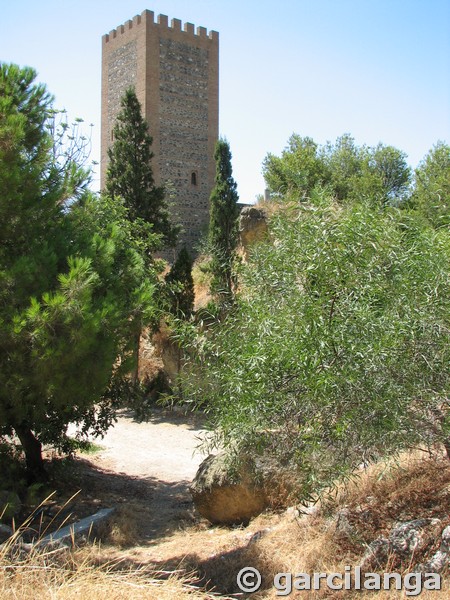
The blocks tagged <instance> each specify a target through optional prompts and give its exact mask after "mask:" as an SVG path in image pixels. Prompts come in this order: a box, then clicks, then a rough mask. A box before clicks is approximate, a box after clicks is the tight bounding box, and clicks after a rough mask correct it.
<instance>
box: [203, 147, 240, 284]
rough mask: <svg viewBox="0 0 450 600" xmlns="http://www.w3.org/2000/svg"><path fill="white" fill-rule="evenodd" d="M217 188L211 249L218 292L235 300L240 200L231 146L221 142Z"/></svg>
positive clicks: (213, 194)
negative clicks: (234, 277)
mask: <svg viewBox="0 0 450 600" xmlns="http://www.w3.org/2000/svg"><path fill="white" fill-rule="evenodd" d="M214 158H215V161H216V178H215V185H214V188H213V190H212V192H211V197H210V221H209V239H208V241H209V246H210V251H211V254H212V264H211V269H212V273H213V288H214V291H216V292H217V293H219V294H220V295H223V296H231V294H232V288H233V281H232V266H233V260H234V257H235V254H236V247H237V243H238V220H237V219H238V216H239V207H238V205H237V203H238V200H239V196H238V193H237V185H236V182H235V180H234V179H233V174H232V173H233V169H232V167H231V151H230V145H229V143H228V142H227V141H226V140H224V139H219V140H218V141H217V143H216V148H215V152H214Z"/></svg>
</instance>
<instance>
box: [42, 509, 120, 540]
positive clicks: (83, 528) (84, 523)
mask: <svg viewBox="0 0 450 600" xmlns="http://www.w3.org/2000/svg"><path fill="white" fill-rule="evenodd" d="M113 514H114V508H102V509H100V510H99V511H98V512H96V513H95V514H94V515H91V516H90V517H85V518H84V519H80V521H77V522H76V523H72V524H71V525H66V526H65V527H61V528H60V529H58V530H57V531H55V532H54V533H49V534H48V535H46V536H45V537H43V538H40V539H39V540H38V541H37V543H36V545H37V546H39V547H42V546H47V545H49V544H53V545H55V544H56V545H58V544H59V545H63V544H73V543H74V542H75V541H76V540H77V539H79V538H83V537H84V538H88V537H89V536H90V535H94V534H95V532H96V529H97V528H98V527H99V526H100V525H103V524H105V523H106V522H107V521H108V520H109V519H110V518H111V516H112V515H113Z"/></svg>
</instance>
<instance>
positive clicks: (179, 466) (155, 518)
mask: <svg viewBox="0 0 450 600" xmlns="http://www.w3.org/2000/svg"><path fill="white" fill-rule="evenodd" d="M203 432H204V430H203V429H202V422H201V420H200V419H199V418H195V417H193V416H185V415H181V414H178V413H173V412H167V411H157V410H155V411H153V413H152V416H151V418H150V420H149V421H148V422H143V423H138V422H136V421H135V420H134V419H133V415H132V413H129V412H127V411H122V412H121V413H120V415H119V419H118V421H117V423H116V424H115V425H114V427H112V428H111V429H110V430H109V431H108V433H107V434H106V436H105V437H104V438H103V440H101V442H100V445H101V446H102V450H101V451H100V452H98V453H96V454H95V455H93V456H90V457H89V462H90V463H92V464H93V465H94V466H95V467H96V468H97V469H100V470H101V471H102V473H103V474H104V475H105V477H104V481H105V484H104V485H105V487H106V488H108V486H109V488H110V490H112V489H115V490H116V492H119V495H120V498H119V501H120V502H121V503H122V504H125V505H127V504H129V505H130V506H132V501H133V498H135V499H138V500H139V503H138V504H139V507H141V506H142V505H144V507H145V510H144V511H143V512H142V514H141V515H140V519H139V522H140V526H139V531H138V532H137V534H138V536H139V538H140V541H141V542H142V541H144V540H147V541H148V542H149V543H152V542H156V540H157V539H160V538H161V537H163V536H165V535H167V534H168V533H169V532H170V531H172V530H173V529H175V528H176V527H177V522H179V521H180V520H182V519H188V520H189V519H192V518H193V516H192V512H193V506H192V501H191V497H190V494H189V490H188V486H189V484H190V482H191V481H192V479H193V477H194V475H195V473H196V471H197V468H198V465H199V464H200V463H201V461H202V460H203V458H204V455H202V454H201V453H199V451H198V449H197V446H198V444H199V442H200V440H199V436H200V435H201V434H202V433H203ZM108 482H109V483H108ZM117 482H120V485H118V483H117ZM130 503H131V504H130Z"/></svg>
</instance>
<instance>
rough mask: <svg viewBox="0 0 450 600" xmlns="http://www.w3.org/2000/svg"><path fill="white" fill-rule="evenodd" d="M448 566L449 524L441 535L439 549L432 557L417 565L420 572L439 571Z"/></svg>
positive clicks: (449, 547)
mask: <svg viewBox="0 0 450 600" xmlns="http://www.w3.org/2000/svg"><path fill="white" fill-rule="evenodd" d="M449 566H450V525H448V526H447V527H446V528H445V529H444V531H443V532H442V536H441V545H440V548H439V550H438V551H437V552H436V554H434V556H432V558H431V559H430V560H429V561H428V562H426V563H424V564H422V565H419V566H418V567H417V570H418V571H419V572H421V573H441V572H442V571H443V570H444V569H446V568H447V567H449Z"/></svg>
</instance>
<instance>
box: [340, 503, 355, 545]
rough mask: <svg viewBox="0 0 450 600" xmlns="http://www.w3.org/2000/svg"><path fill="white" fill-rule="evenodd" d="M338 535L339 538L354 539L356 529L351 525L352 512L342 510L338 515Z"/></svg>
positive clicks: (346, 509)
mask: <svg viewBox="0 0 450 600" xmlns="http://www.w3.org/2000/svg"><path fill="white" fill-rule="evenodd" d="M336 534H337V535H338V536H339V537H344V538H352V537H353V536H354V535H355V529H354V527H353V525H352V524H351V523H350V510H349V509H348V508H347V507H345V508H342V509H341V510H340V511H339V512H338V513H337V515H336Z"/></svg>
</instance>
